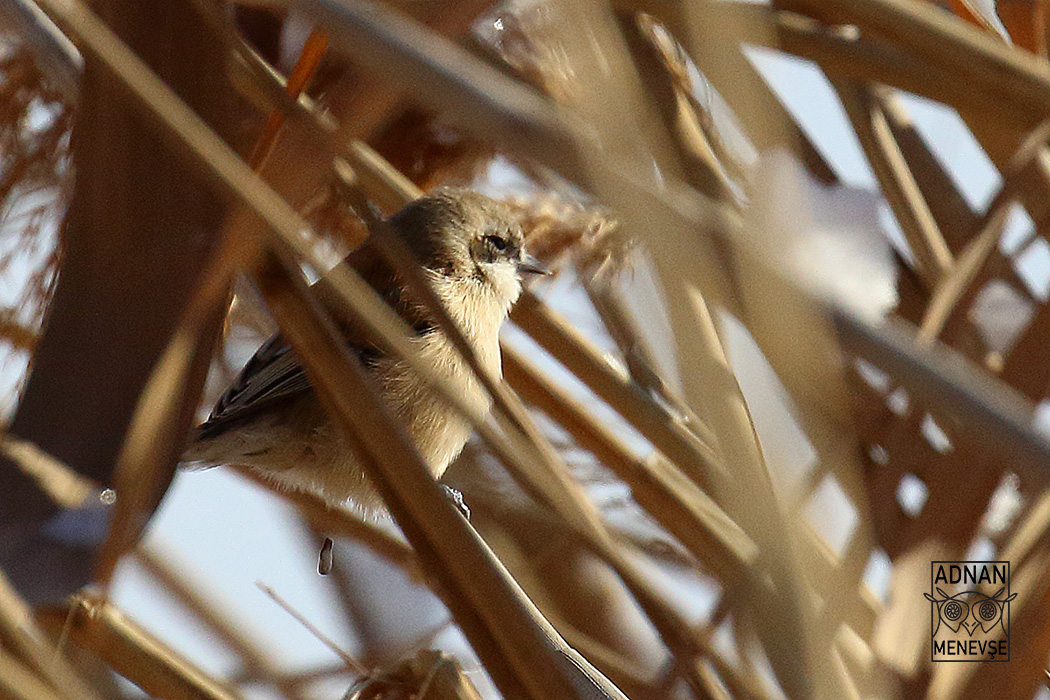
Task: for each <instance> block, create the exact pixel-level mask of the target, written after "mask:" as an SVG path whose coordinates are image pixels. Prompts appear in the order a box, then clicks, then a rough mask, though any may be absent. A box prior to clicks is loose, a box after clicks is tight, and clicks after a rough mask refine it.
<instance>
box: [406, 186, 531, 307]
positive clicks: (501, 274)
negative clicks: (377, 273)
mask: <svg viewBox="0 0 1050 700" xmlns="http://www.w3.org/2000/svg"><path fill="white" fill-rule="evenodd" d="M391 224H393V226H394V228H395V229H396V230H397V232H398V234H399V235H400V236H401V238H402V239H403V240H404V241H405V243H406V244H407V245H408V247H409V248H410V249H411V250H412V251H413V253H414V254H415V255H416V257H417V259H418V260H419V261H420V263H422V265H423V266H424V267H425V268H427V269H428V270H430V271H431V272H433V273H436V274H439V275H442V276H443V277H446V278H449V279H452V280H463V281H468V280H469V281H473V282H478V283H480V284H481V286H482V288H483V289H485V290H487V291H489V292H490V293H492V294H493V295H495V296H496V298H497V299H498V300H499V301H501V302H503V303H505V304H507V305H509V304H511V303H513V302H514V301H515V300H516V299H517V297H518V295H519V294H520V293H521V276H522V275H523V274H549V272H548V270H547V268H546V267H544V265H543V263H541V262H540V261H539V260H537V259H536V258H535V257H533V256H532V255H530V254H529V252H528V251H527V250H526V249H525V239H524V234H523V233H522V230H521V224H520V223H519V221H518V217H516V216H515V215H514V213H513V211H512V210H511V209H510V207H508V206H507V205H505V204H502V203H500V202H497V201H495V200H493V199H490V198H489V197H486V196H485V195H483V194H480V193H478V192H474V191H473V190H468V189H460V188H446V189H441V190H438V191H436V192H434V193H433V194H429V195H426V196H425V197H421V198H420V199H417V200H416V201H414V202H412V203H411V204H408V205H407V206H405V207H404V208H403V209H402V210H401V211H400V212H398V213H397V214H395V215H394V216H393V218H392V219H391Z"/></svg>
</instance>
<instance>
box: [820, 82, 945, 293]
mask: <svg viewBox="0 0 1050 700" xmlns="http://www.w3.org/2000/svg"><path fill="white" fill-rule="evenodd" d="M833 84H834V85H835V91H836V92H837V93H838V96H839V99H840V100H841V101H842V104H843V106H844V107H845V108H846V114H848V115H849V118H850V121H851V122H852V124H853V129H854V131H855V132H856V134H857V136H858V138H859V139H860V143H861V146H862V147H863V148H864V152H865V154H866V155H867V157H868V162H869V163H870V164H871V167H872V170H874V171H875V176H876V178H878V180H879V185H880V188H881V190H882V192H883V194H884V195H885V196H886V199H887V200H888V201H889V204H890V207H891V208H892V209H893V212H894V215H895V217H896V219H897V221H899V222H900V224H901V230H902V231H903V232H904V237H905V238H906V239H907V241H908V246H909V247H910V248H911V251H912V253H913V254H914V255H915V257H916V260H917V261H918V266H917V269H918V272H919V274H920V276H922V278H923V280H924V281H925V282H926V284H927V285H929V286H930V287H931V288H932V287H935V286H936V285H937V284H938V283H940V281H941V279H942V278H943V277H944V275H945V274H946V273H947V271H948V270H949V269H951V267H952V265H953V262H954V261H953V260H952V254H951V251H949V250H948V244H947V243H946V242H945V240H944V236H943V235H942V234H941V232H940V230H939V229H938V228H937V223H936V221H935V220H934V218H933V214H932V213H931V212H930V208H929V206H928V205H927V204H926V200H925V199H924V198H923V196H922V192H921V191H920V190H919V186H918V183H916V182H915V178H914V176H913V175H912V173H911V170H910V169H909V168H908V163H907V161H906V160H905V159H904V154H903V153H902V152H901V150H900V146H899V145H898V144H897V141H896V139H894V137H893V132H892V131H891V130H890V127H889V123H888V122H887V120H886V116H885V114H884V113H883V111H882V107H881V105H880V104H879V103H878V101H877V100H876V98H875V96H874V95H873V94H872V93H871V91H870V90H868V88H866V87H864V86H858V85H855V84H847V83H839V82H835V83H833Z"/></svg>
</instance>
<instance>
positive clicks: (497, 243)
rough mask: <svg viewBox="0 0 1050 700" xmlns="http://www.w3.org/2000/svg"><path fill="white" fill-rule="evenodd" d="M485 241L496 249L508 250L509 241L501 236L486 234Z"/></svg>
mask: <svg viewBox="0 0 1050 700" xmlns="http://www.w3.org/2000/svg"><path fill="white" fill-rule="evenodd" d="M485 242H486V243H488V244H489V245H490V246H492V247H493V248H495V249H496V250H506V249H507V241H506V239H504V238H502V237H500V236H485Z"/></svg>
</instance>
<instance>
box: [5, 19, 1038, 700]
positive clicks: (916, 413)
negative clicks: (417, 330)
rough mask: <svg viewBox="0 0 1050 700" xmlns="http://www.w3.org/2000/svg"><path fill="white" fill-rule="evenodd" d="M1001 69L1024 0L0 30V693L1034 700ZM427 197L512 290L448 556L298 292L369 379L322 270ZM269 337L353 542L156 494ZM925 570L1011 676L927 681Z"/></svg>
mask: <svg viewBox="0 0 1050 700" xmlns="http://www.w3.org/2000/svg"><path fill="white" fill-rule="evenodd" d="M1046 39H1047V5H1046V3H1045V2H1043V1H1042V0H1001V1H1000V2H999V3H998V7H997V8H996V7H992V6H991V3H976V2H973V3H971V2H961V1H960V2H955V1H954V0H953V1H952V2H944V3H936V2H923V1H921V0H821V1H819V2H818V1H816V0H813V1H810V0H775V1H774V2H772V4H763V3H751V2H737V1H733V0H718V1H715V0H692V1H691V2H686V1H684V0H677V1H676V0H614V1H613V2H602V1H599V0H578V1H575V2H572V1H569V0H508V1H507V2H498V3H492V2H489V1H487V0H486V1H485V2H475V1H474V0H461V1H459V2H453V1H451V0H448V1H446V0H427V1H422V0H389V2H385V3H380V2H374V3H371V2H361V1H358V0H286V1H283V2H256V1H253V2H245V3H243V4H238V3H226V2H220V1H219V0H170V1H169V2H166V3H163V4H159V3H132V2H128V0H98V1H97V2H93V3H91V4H90V6H89V5H88V4H86V3H84V2H81V1H80V0H0V233H2V236H0V274H2V280H3V285H2V289H0V291H2V297H0V300H2V302H3V308H2V309H0V336H2V339H3V340H4V342H5V344H6V346H7V349H6V354H5V355H4V359H3V361H4V363H5V365H4V371H3V373H2V377H3V382H2V385H3V387H4V388H5V390H6V391H7V394H8V396H7V397H5V398H7V399H8V400H9V404H8V405H7V406H6V410H7V411H8V415H9V416H10V421H9V425H8V428H7V430H6V431H5V436H4V438H3V441H2V442H0V447H2V448H3V450H2V452H3V460H4V464H3V465H2V466H0V564H2V569H0V570H2V572H3V576H0V698H4V699H5V700H6V699H7V698H11V699H13V700H51V699H58V700H92V699H98V700H103V699H104V700H124V699H131V698H139V697H142V696H143V695H144V694H145V695H146V696H149V697H155V698H163V699H164V700H236V699H239V698H248V699H253V700H254V699H256V698H258V699H260V700H262V699H264V698H265V699H266V700H271V699H275V698H286V699H287V700H313V699H315V698H317V699H321V698H343V697H346V698H353V699H360V700H364V699H366V698H369V699H376V700H379V699H394V698H398V699H400V698H418V699H422V698H428V699H434V698H478V697H482V698H490V697H491V698H495V697H506V698H531V699H538V698H618V697H625V696H626V697H629V698H632V700H642V699H648V698H704V699H707V698H711V699H719V700H721V699H723V698H748V699H755V700H772V699H774V698H784V697H786V698H792V699H795V698H828V699H830V698H916V699H918V698H929V699H931V700H933V699H943V700H948V699H954V698H982V699H983V698H989V697H995V698H1018V699H1023V700H1027V699H1029V698H1034V697H1039V698H1045V697H1050V689H1048V688H1047V678H1048V677H1050V674H1048V673H1047V671H1046V668H1047V665H1048V660H1050V625H1048V623H1047V620H1048V619H1050V594H1048V591H1050V585H1048V584H1050V580H1048V576H1050V560H1048V558H1047V557H1048V553H1050V550H1048V530H1050V500H1048V495H1047V494H1048V491H1047V484H1048V480H1050V444H1048V442H1047V437H1046V433H1045V428H1044V427H1043V426H1045V425H1046V420H1045V416H1046V412H1045V410H1044V407H1045V406H1046V403H1045V400H1046V395H1047V392H1048V389H1050V362H1048V358H1047V353H1048V350H1047V348H1048V347H1050V343H1048V342H1047V341H1048V340H1050V338H1048V337H1047V335H1048V334H1050V307H1048V306H1047V303H1046V302H1047V298H1048V289H1047V282H1048V280H1050V245H1048V242H1047V240H1046V231H1047V230H1048V229H1047V225H1048V224H1047V217H1048V215H1050V196H1048V195H1050V155H1048V151H1047V141H1048V139H1050V126H1048V122H1047V121H1046V115H1047V114H1050V65H1048V64H1047V41H1046ZM773 55H789V56H793V57H797V58H798V59H802V60H804V61H806V62H807V65H809V66H815V67H816V68H819V70H820V71H823V73H824V75H825V76H826V78H827V81H828V82H827V85H828V86H829V87H830V90H832V91H833V92H832V93H831V94H833V95H834V96H835V97H836V98H837V100H838V102H839V104H840V106H841V114H842V115H843V118H844V119H845V120H846V121H845V122H844V123H846V124H848V125H849V127H850V129H851V130H852V136H849V137H848V139H852V138H854V137H855V139H856V142H857V143H859V146H860V151H861V152H862V153H863V156H864V157H865V158H866V160H867V164H868V166H870V173H871V177H872V184H873V185H875V186H877V190H878V191H877V192H876V191H873V189H865V188H864V187H858V186H857V183H856V182H854V181H852V178H850V177H846V178H844V177H843V172H842V171H841V168H840V167H833V165H835V164H836V163H841V157H840V156H841V154H840V153H838V152H836V151H835V149H832V150H831V151H829V150H828V142H827V141H825V140H824V139H823V136H824V135H823V134H812V133H807V131H806V129H805V128H804V126H805V125H804V124H802V123H801V122H800V121H797V120H798V119H799V118H800V116H802V115H804V114H805V113H807V110H808V113H809V114H810V115H812V114H813V111H814V110H818V109H822V108H824V107H821V106H817V105H815V104H814V105H809V106H808V107H807V106H806V105H804V104H803V106H802V108H801V110H800V108H799V104H800V103H804V102H805V101H806V96H807V95H809V94H810V93H809V92H807V90H808V89H804V87H803V86H802V85H801V84H796V83H794V82H792V80H791V75H792V73H791V72H790V71H786V72H782V73H781V74H780V75H781V79H780V80H777V81H773V83H772V84H771V83H768V82H767V81H766V80H765V79H764V77H763V73H762V71H760V70H759V68H760V67H762V65H763V64H764V61H767V60H770V59H769V57H770V56H773ZM766 76H767V77H768V71H767V72H766ZM915 96H920V97H922V98H925V99H927V100H932V101H934V102H937V103H941V104H943V105H944V106H945V110H942V111H943V112H945V113H948V114H951V115H952V118H953V119H956V118H957V121H958V123H959V124H960V125H965V128H966V129H968V130H969V134H970V135H971V136H972V143H973V144H974V145H975V149H974V150H975V152H979V151H980V150H983V152H984V154H986V156H987V159H988V162H989V163H990V164H991V165H990V166H989V169H990V170H993V173H994V171H998V176H995V175H994V174H993V176H992V177H993V179H994V183H995V184H994V185H993V186H991V187H992V188H993V191H992V192H990V193H989V194H988V196H986V197H984V198H983V200H982V201H975V200H974V197H973V196H971V195H970V193H969V192H968V189H969V186H970V184H971V183H972V174H971V173H969V172H966V171H965V168H962V169H960V168H959V167H957V163H956V164H954V165H955V166H956V167H953V163H952V162H949V161H947V160H946V159H945V158H944V157H943V154H941V153H938V152H937V149H936V142H937V139H936V138H933V139H931V138H930V134H929V133H923V130H922V129H921V128H920V126H919V125H917V123H916V121H915V120H913V119H912V116H911V115H910V114H909V106H910V105H916V104H919V103H918V102H916V100H915ZM835 109H836V110H837V109H838V108H837V107H835ZM922 109H926V108H925V107H923V108H922ZM951 110H954V112H952V111H951ZM838 115H839V112H838V111H836V118H839V117H838ZM817 123H822V122H820V121H819V120H818V122H817ZM828 123H831V122H830V121H829V122H828ZM961 128H962V127H961V126H960V129H961ZM967 138H970V136H968V137H967ZM850 145H851V147H852V141H850ZM844 148H845V147H844ZM981 157H982V158H983V157H984V156H981ZM844 180H845V181H844ZM447 184H455V185H470V186H473V187H475V188H477V189H479V190H481V191H484V192H487V193H489V194H492V195H493V196H498V197H502V198H507V199H509V200H510V201H511V202H513V204H514V206H516V207H518V208H520V209H521V210H522V213H523V215H524V216H525V217H526V221H527V224H528V225H527V228H528V231H529V233H528V237H529V238H528V240H529V247H530V249H531V250H532V251H533V252H535V253H536V254H537V255H538V256H539V257H541V258H542V259H543V260H544V261H545V262H547V263H548V264H550V265H551V266H552V267H553V268H554V269H555V270H556V271H557V274H556V276H555V277H554V278H552V279H550V280H543V281H540V282H537V283H535V285H534V286H532V287H531V288H530V289H529V290H528V292H527V293H526V295H525V296H524V298H523V299H522V300H521V301H520V302H519V304H518V306H517V307H516V308H515V310H514V312H513V313H512V316H511V323H509V324H508V327H507V328H506V329H505V334H504V342H503V362H504V374H505V380H506V382H505V384H504V383H500V382H489V387H488V388H489V391H490V392H491V393H492V394H493V396H494V398H495V408H494V410H493V414H492V416H491V417H489V418H488V419H487V420H483V419H482V418H483V417H479V416H474V417H473V418H474V419H475V420H476V422H477V429H478V430H477V435H476V436H475V439H474V440H472V442H471V443H470V444H469V445H468V448H467V450H466V451H465V452H464V454H463V455H462V456H461V457H460V458H459V459H458V461H457V462H456V463H455V464H454V465H453V467H452V469H451V470H450V472H449V475H448V477H447V481H448V482H449V483H450V484H452V485H453V486H455V487H456V488H458V489H460V490H461V491H462V492H463V494H464V498H465V501H466V503H467V505H468V506H469V508H470V510H471V514H472V515H471V518H470V521H469V523H467V522H466V521H465V520H463V519H462V518H461V517H460V515H459V513H458V512H457V511H456V510H455V508H454V507H453V506H452V505H451V504H450V503H449V502H448V501H447V500H446V499H445V498H444V497H443V496H442V495H441V491H440V489H439V488H438V487H437V486H436V485H435V484H434V483H433V481H432V480H431V479H430V478H429V477H428V476H427V473H426V471H425V467H424V466H423V464H422V463H421V462H420V460H419V458H418V456H417V455H415V453H414V451H413V450H412V449H411V446H410V444H408V443H406V442H405V440H404V437H403V431H402V430H401V429H400V427H399V426H397V425H396V423H395V422H394V421H393V419H391V418H390V417H389V416H388V415H387V414H386V413H385V412H384V411H383V410H382V407H381V405H380V404H379V403H378V402H379V398H378V397H377V396H376V395H375V394H374V393H372V391H371V389H370V388H369V386H368V385H367V384H366V383H365V382H364V381H363V379H362V376H361V374H360V372H359V371H358V368H356V367H355V366H354V361H352V360H351V359H350V358H349V356H348V355H347V353H346V352H345V351H343V350H342V348H341V346H340V344H339V343H338V342H337V341H336V340H335V339H334V338H333V336H332V335H331V324H330V321H329V320H328V319H327V318H326V317H325V316H324V314H323V313H321V312H319V311H318V307H317V306H316V305H315V304H314V302H313V300H312V294H311V293H310V292H309V291H308V288H307V285H306V281H307V280H310V281H316V280H319V281H320V282H319V283H320V284H324V285H328V287H329V289H330V290H332V291H334V293H335V296H336V297H338V298H339V299H340V300H341V303H342V304H343V306H344V309H345V311H346V313H348V314H350V315H351V317H353V318H355V319H356V320H357V322H358V323H360V324H362V325H363V326H364V327H366V328H368V329H370V332H371V333H372V334H373V336H374V337H376V338H377V339H378V342H381V343H383V344H384V345H385V346H386V347H388V348H390V349H391V350H392V351H395V352H406V343H405V339H406V337H407V336H406V333H407V329H406V328H405V327H404V324H403V323H401V322H400V321H399V320H398V319H397V318H396V317H394V316H393V315H392V314H391V313H390V310H389V309H387V308H386V307H385V306H383V304H382V303H377V298H374V295H371V296H370V293H369V290H368V289H367V288H365V287H363V286H362V285H361V282H360V279H359V278H357V277H356V275H355V274H354V273H353V272H352V271H351V270H349V269H347V268H346V266H344V265H340V264H339V260H340V259H341V258H342V256H343V254H345V252H346V251H348V250H350V249H351V248H352V247H353V246H354V245H356V244H357V243H358V242H360V241H361V240H362V239H363V237H364V236H366V235H368V232H369V230H374V229H375V223H376V221H375V217H376V214H378V213H383V214H390V213H393V212H394V211H396V210H397V209H398V208H400V207H401V206H402V205H403V204H404V203H406V202H408V201H411V200H412V199H414V198H416V197H418V196H419V195H420V194H422V193H423V192H425V191H428V190H430V189H432V188H434V187H438V186H441V185H447ZM401 264H408V265H410V264H412V263H411V261H407V262H406V261H402V262H401ZM231 292H232V293H231ZM45 314H46V319H47V323H46V325H45V324H44V319H45ZM277 329H280V330H281V331H282V332H283V333H284V334H285V336H286V337H287V338H289V339H290V340H291V341H292V342H293V344H294V345H295V347H296V349H297V351H298V353H299V354H300V356H301V357H302V358H303V360H304V362H305V364H306V366H307V368H308V371H309V373H310V375H311V379H312V381H313V382H314V384H315V387H316V388H317V390H318V392H319V393H321V394H322V396H323V397H324V398H325V400H326V401H327V403H328V406H329V408H330V409H331V412H332V416H333V420H335V421H336V422H337V423H338V424H339V425H340V426H341V427H342V428H343V429H345V430H346V431H347V432H348V434H350V435H351V436H353V441H354V444H355V445H356V446H357V448H358V449H359V450H360V451H361V452H362V454H363V455H365V462H366V466H367V467H368V470H369V475H370V477H371V478H372V481H373V482H374V483H375V484H376V486H377V488H378V490H379V491H380V493H381V494H382V495H383V497H384V500H385V502H386V503H387V506H388V509H389V511H390V517H388V518H378V519H366V518H362V517H361V516H360V515H359V514H357V513H355V512H354V511H353V510H352V509H350V508H348V509H345V510H332V509H328V508H326V507H325V506H324V505H323V503H322V502H321V501H320V500H319V499H317V498H314V497H311V496H308V495H302V494H287V493H277V492H273V491H271V490H270V488H269V486H268V485H267V484H266V483H265V482H263V481H260V480H258V479H256V478H253V477H252V476H251V475H250V474H249V473H247V472H241V471H239V470H237V469H236V467H235V466H231V467H230V468H226V469H218V470H213V471H208V472H190V473H177V471H176V463H177V461H178V456H179V454H180V452H181V448H182V445H183V443H184V440H185V436H186V435H187V434H188V433H189V430H190V428H191V426H192V425H193V423H194V422H195V421H196V420H199V419H201V418H202V417H203V415H204V412H205V411H206V407H209V406H211V405H212V404H213V402H214V400H215V398H216V397H217V395H218V393H219V392H220V391H221V390H222V388H223V387H224V386H225V385H226V384H227V383H228V382H229V381H230V380H231V379H232V378H233V377H234V376H235V374H236V372H237V370H238V369H239V367H240V366H241V365H242V364H243V363H244V362H245V361H246V360H247V358H248V357H249V356H250V354H251V353H252V352H253V351H254V349H255V348H256V347H257V346H258V344H259V343H261V342H262V341H263V340H264V339H265V338H266V337H267V336H268V335H269V334H270V333H272V332H273V331H274V330H277ZM408 350H410V349H408ZM409 354H411V353H410V352H409ZM27 366H28V367H30V368H31V371H28V372H27V370H26V368H27ZM439 388H440V387H439ZM448 398H449V399H450V400H452V401H453V402H455V400H456V397H455V396H450V397H448ZM165 493H167V495H165ZM479 535H480V537H479ZM326 537H331V538H332V539H333V540H334V543H335V544H334V551H333V552H332V565H331V572H330V573H329V574H328V575H327V576H325V577H322V576H320V575H318V573H317V571H316V567H317V557H318V552H319V550H320V549H321V543H322V541H323V540H324V539H325V538H326ZM966 558H969V559H974V560H983V559H1002V560H1008V561H1010V562H1011V567H1012V577H1013V581H1012V588H1011V590H1012V591H1013V592H1014V593H1016V594H1017V597H1016V599H1014V601H1013V602H1012V603H1011V605H1010V607H1009V614H1010V620H1011V625H1010V627H1011V660H1010V661H1009V663H969V664H931V663H930V661H929V658H930V633H931V627H930V623H931V614H930V604H929V602H927V601H926V599H924V598H923V595H922V594H923V592H924V591H928V590H929V589H928V585H929V579H928V576H929V573H930V562H931V561H935V560H956V559H966ZM257 584H258V585H257Z"/></svg>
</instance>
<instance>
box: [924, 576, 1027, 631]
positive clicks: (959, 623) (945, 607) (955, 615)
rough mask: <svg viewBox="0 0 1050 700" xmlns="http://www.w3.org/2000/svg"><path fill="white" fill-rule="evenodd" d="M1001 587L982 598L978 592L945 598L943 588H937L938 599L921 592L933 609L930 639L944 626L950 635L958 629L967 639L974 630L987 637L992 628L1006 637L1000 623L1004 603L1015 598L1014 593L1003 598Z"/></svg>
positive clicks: (1002, 625) (966, 592)
mask: <svg viewBox="0 0 1050 700" xmlns="http://www.w3.org/2000/svg"><path fill="white" fill-rule="evenodd" d="M1005 592H1006V589H1005V588H1000V589H999V590H998V591H996V592H995V595H986V594H984V593H981V592H980V591H963V592H962V593H956V594H955V595H951V596H950V595H948V594H947V593H945V592H944V589H942V588H938V589H937V594H938V596H939V597H934V596H932V595H930V594H929V593H923V595H924V596H926V600H928V601H930V602H931V603H933V604H934V605H936V606H937V624H936V626H935V627H934V629H933V636H934V637H936V636H937V632H938V631H939V630H940V629H941V625H944V626H946V627H947V628H948V629H950V630H951V631H952V632H955V633H958V632H959V630H960V629H962V630H965V631H966V634H967V635H968V636H970V637H972V636H973V634H974V632H975V631H976V630H977V628H980V629H981V631H982V632H984V633H985V634H988V633H989V632H991V631H992V630H994V629H995V628H996V627H999V628H1000V629H1001V630H1002V633H1003V635H1006V634H1007V632H1008V630H1007V629H1006V622H1004V617H1005V613H1004V610H1005V608H1006V604H1007V603H1009V602H1010V601H1011V600H1013V599H1014V598H1016V597H1017V594H1016V593H1013V594H1011V595H1010V596H1008V597H1005V598H1003V597H1002V595H1003V593H1005Z"/></svg>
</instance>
